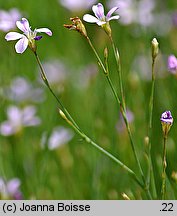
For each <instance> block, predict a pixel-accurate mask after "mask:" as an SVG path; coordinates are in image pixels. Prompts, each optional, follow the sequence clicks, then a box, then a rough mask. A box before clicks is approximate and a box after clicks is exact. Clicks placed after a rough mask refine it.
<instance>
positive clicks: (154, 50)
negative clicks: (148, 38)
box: [151, 38, 159, 59]
mask: <svg viewBox="0 0 177 216" xmlns="http://www.w3.org/2000/svg"><path fill="white" fill-rule="evenodd" d="M151 44H152V59H155V58H156V57H157V55H158V52H159V43H158V41H157V39H156V38H153V40H152V42H151Z"/></svg>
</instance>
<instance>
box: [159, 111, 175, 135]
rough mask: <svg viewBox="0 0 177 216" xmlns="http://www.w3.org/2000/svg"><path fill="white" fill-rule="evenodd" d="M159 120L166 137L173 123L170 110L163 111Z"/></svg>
mask: <svg viewBox="0 0 177 216" xmlns="http://www.w3.org/2000/svg"><path fill="white" fill-rule="evenodd" d="M160 121H161V123H162V130H163V134H164V137H167V135H168V132H169V130H170V128H171V126H172V124H173V117H172V115H171V112H170V111H165V112H164V113H162V115H161V118H160Z"/></svg>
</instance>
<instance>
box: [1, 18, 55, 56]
mask: <svg viewBox="0 0 177 216" xmlns="http://www.w3.org/2000/svg"><path fill="white" fill-rule="evenodd" d="M16 26H17V27H18V28H19V29H20V30H21V31H22V32H23V34H20V33H18V32H9V33H7V34H6V36H5V39H6V40H7V41H11V40H18V39H19V41H18V42H17V43H16V45H15V50H16V52H17V53H23V52H24V51H25V50H26V49H27V47H28V46H29V47H30V49H32V51H33V52H36V40H40V39H41V38H42V36H37V33H38V32H43V33H46V34H47V35H49V36H52V32H51V30H50V29H48V28H39V29H35V30H34V31H32V30H31V27H30V25H29V22H28V20H27V19H26V18H22V20H21V21H17V22H16Z"/></svg>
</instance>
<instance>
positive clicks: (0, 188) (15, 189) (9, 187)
mask: <svg viewBox="0 0 177 216" xmlns="http://www.w3.org/2000/svg"><path fill="white" fill-rule="evenodd" d="M20 184H21V182H20V180H19V179H18V178H13V179H11V180H9V181H7V182H5V181H4V180H3V179H2V178H0V197H1V198H2V199H15V200H21V199H23V196H22V193H21V191H20Z"/></svg>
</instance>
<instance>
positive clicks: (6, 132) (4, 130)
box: [0, 121, 15, 136]
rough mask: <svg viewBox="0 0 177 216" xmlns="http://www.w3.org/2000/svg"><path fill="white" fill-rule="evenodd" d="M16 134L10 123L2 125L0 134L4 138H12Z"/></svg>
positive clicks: (6, 122)
mask: <svg viewBox="0 0 177 216" xmlns="http://www.w3.org/2000/svg"><path fill="white" fill-rule="evenodd" d="M14 133H15V128H14V127H13V125H12V124H11V122H10V121H5V122H3V123H2V124H1V125H0V134H1V135H3V136H10V135H12V134H14Z"/></svg>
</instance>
